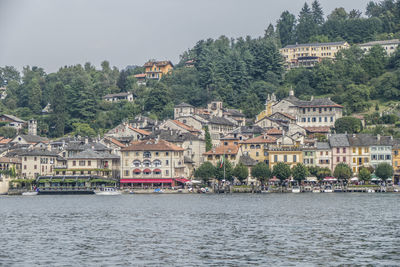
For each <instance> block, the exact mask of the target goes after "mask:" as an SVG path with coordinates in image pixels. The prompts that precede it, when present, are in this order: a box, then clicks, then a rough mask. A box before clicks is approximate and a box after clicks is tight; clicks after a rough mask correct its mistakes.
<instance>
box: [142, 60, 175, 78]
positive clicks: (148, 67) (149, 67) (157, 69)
mask: <svg viewBox="0 0 400 267" xmlns="http://www.w3.org/2000/svg"><path fill="white" fill-rule="evenodd" d="M143 67H144V68H145V74H146V79H148V80H150V79H151V80H160V79H161V78H162V76H163V75H166V74H168V73H170V72H171V71H172V69H173V68H174V65H173V64H172V62H171V61H168V60H165V61H152V60H150V61H148V62H146V63H145V64H144V66H143Z"/></svg>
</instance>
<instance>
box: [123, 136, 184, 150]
mask: <svg viewBox="0 0 400 267" xmlns="http://www.w3.org/2000/svg"><path fill="white" fill-rule="evenodd" d="M144 150H148V151H184V149H183V148H181V147H179V146H177V145H174V144H171V143H170V142H167V141H165V140H162V139H159V140H157V139H150V140H141V141H136V142H132V143H131V144H130V145H129V146H127V147H124V148H122V149H121V151H144Z"/></svg>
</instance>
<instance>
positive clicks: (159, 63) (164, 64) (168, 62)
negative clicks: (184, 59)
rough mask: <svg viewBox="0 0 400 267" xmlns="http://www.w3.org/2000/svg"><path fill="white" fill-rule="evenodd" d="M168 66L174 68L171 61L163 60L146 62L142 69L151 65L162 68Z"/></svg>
mask: <svg viewBox="0 0 400 267" xmlns="http://www.w3.org/2000/svg"><path fill="white" fill-rule="evenodd" d="M168 64H170V65H171V66H172V67H173V66H174V65H173V64H172V62H171V61H168V60H164V61H148V62H146V63H145V64H144V67H151V66H153V65H156V66H157V67H163V66H167V65H168Z"/></svg>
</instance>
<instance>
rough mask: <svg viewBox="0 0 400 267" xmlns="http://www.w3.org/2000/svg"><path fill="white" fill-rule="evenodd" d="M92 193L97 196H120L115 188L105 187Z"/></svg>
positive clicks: (119, 192)
mask: <svg viewBox="0 0 400 267" xmlns="http://www.w3.org/2000/svg"><path fill="white" fill-rule="evenodd" d="M94 193H95V194H96V195H99V196H117V195H121V191H119V190H117V189H116V188H115V187H105V188H101V189H100V190H95V191H94Z"/></svg>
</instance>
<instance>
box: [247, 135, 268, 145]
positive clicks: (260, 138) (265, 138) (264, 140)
mask: <svg viewBox="0 0 400 267" xmlns="http://www.w3.org/2000/svg"><path fill="white" fill-rule="evenodd" d="M275 142H276V138H275V137H272V136H268V135H266V136H265V135H260V136H257V137H254V138H251V139H248V140H246V141H243V142H241V144H264V143H271V144H273V143H275Z"/></svg>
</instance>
